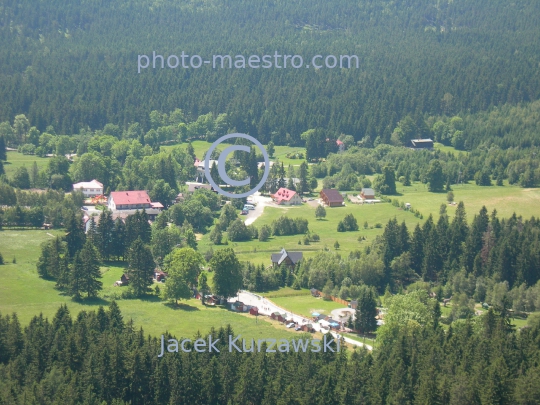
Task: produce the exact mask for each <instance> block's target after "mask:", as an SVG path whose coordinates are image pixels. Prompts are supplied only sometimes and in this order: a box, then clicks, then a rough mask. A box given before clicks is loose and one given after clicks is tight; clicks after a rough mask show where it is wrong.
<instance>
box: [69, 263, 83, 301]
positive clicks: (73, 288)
mask: <svg viewBox="0 0 540 405" xmlns="http://www.w3.org/2000/svg"><path fill="white" fill-rule="evenodd" d="M83 278H84V265H83V262H82V260H81V257H80V253H79V252H77V253H75V257H74V258H73V262H72V263H71V272H70V278H69V294H70V295H71V296H72V297H73V298H75V299H76V300H79V299H80V298H81V294H82V293H83V291H84V290H83Z"/></svg>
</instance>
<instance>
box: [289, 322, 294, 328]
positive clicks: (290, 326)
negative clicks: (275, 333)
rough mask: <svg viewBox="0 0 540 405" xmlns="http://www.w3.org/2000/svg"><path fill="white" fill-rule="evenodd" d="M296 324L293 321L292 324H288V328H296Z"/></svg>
mask: <svg viewBox="0 0 540 405" xmlns="http://www.w3.org/2000/svg"><path fill="white" fill-rule="evenodd" d="M295 326H296V324H295V323H294V322H291V323H290V324H288V325H287V328H294V327H295Z"/></svg>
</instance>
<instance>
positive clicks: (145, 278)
mask: <svg viewBox="0 0 540 405" xmlns="http://www.w3.org/2000/svg"><path fill="white" fill-rule="evenodd" d="M128 263H129V270H128V273H129V286H130V288H131V290H132V291H133V293H134V294H135V296H136V297H142V296H143V295H145V294H146V293H148V292H149V291H150V286H151V285H152V283H153V274H154V268H155V265H154V259H153V257H152V252H151V251H150V249H149V248H148V247H147V246H146V245H145V244H144V243H143V241H142V239H141V238H140V237H139V238H137V239H136V240H135V241H134V242H133V243H132V244H131V247H130V248H129V252H128Z"/></svg>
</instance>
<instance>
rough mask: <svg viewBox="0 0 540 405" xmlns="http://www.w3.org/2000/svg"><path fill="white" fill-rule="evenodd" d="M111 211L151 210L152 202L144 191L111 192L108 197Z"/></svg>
mask: <svg viewBox="0 0 540 405" xmlns="http://www.w3.org/2000/svg"><path fill="white" fill-rule="evenodd" d="M108 207H109V209H110V210H111V211H116V210H135V209H143V208H151V207H152V202H151V201H150V197H149V196H148V193H147V192H146V191H113V192H112V193H111V194H110V196H109V204H108Z"/></svg>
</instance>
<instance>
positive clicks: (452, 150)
mask: <svg viewBox="0 0 540 405" xmlns="http://www.w3.org/2000/svg"><path fill="white" fill-rule="evenodd" d="M433 147H434V148H435V149H438V150H440V151H441V152H446V153H448V152H450V153H454V154H455V155H458V154H460V153H463V154H464V155H467V154H468V153H469V151H465V150H457V149H456V148H454V147H453V146H446V145H443V144H442V143H438V142H435V143H434V144H433Z"/></svg>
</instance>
